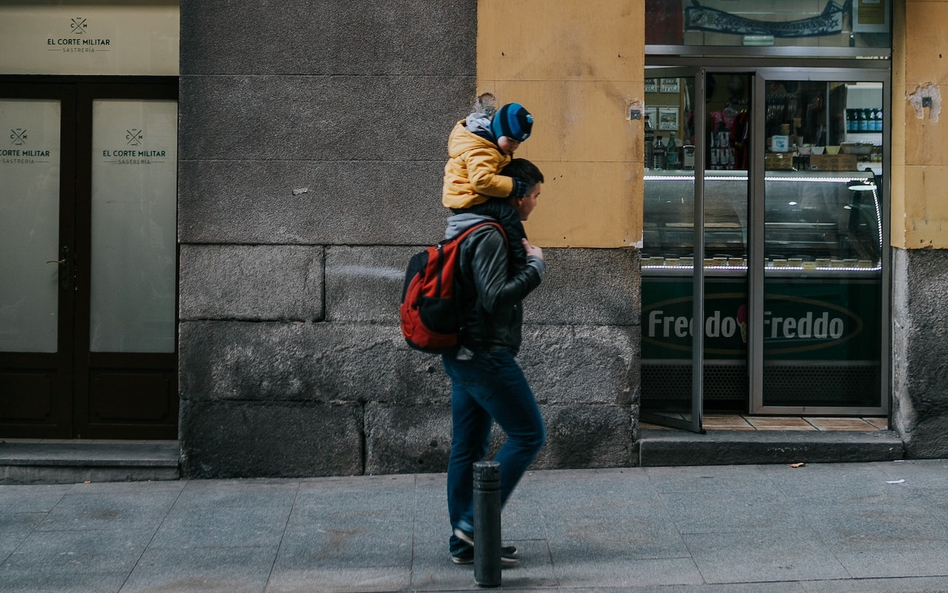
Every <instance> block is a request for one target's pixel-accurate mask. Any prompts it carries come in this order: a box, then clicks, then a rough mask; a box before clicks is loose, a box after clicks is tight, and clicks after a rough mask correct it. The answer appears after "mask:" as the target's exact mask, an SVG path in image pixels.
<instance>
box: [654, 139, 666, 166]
mask: <svg viewBox="0 0 948 593" xmlns="http://www.w3.org/2000/svg"><path fill="white" fill-rule="evenodd" d="M652 168H653V169H656V170H659V171H660V170H662V169H664V168H665V144H664V143H662V137H661V136H655V143H654V144H653V145H652Z"/></svg>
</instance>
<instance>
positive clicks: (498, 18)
mask: <svg viewBox="0 0 948 593" xmlns="http://www.w3.org/2000/svg"><path fill="white" fill-rule="evenodd" d="M644 14H645V10H644V0H559V1H553V0H522V1H518V2H511V1H510V0H480V1H479V2H478V38H477V92H478V94H479V93H483V92H490V93H493V94H494V96H496V97H497V102H498V105H502V104H504V103H513V102H517V103H522V104H523V105H524V107H526V108H527V110H528V111H530V112H531V113H532V114H533V115H534V118H535V123H534V127H533V135H532V136H531V137H530V139H529V140H527V141H526V142H525V143H524V144H523V145H522V146H521V148H520V150H518V151H517V154H516V156H518V157H524V158H527V159H530V160H531V161H533V162H535V163H536V164H537V166H539V167H540V169H541V170H542V171H543V174H544V177H545V178H546V183H544V185H543V191H542V194H541V197H540V201H539V206H538V207H537V209H536V210H535V211H534V213H533V214H532V215H531V216H530V220H529V222H527V223H526V227H527V233H528V235H529V236H530V239H531V241H532V242H534V243H536V244H538V245H540V246H544V247H623V246H630V245H636V244H638V243H639V242H640V241H641V238H642V174H643V144H642V142H643V137H644V133H643V127H642V120H631V119H630V117H629V109H630V106H631V105H632V104H633V103H638V107H637V108H638V109H641V108H642V105H641V103H642V102H643V91H644V71H645V45H644V43H645V41H644V28H643V20H644Z"/></svg>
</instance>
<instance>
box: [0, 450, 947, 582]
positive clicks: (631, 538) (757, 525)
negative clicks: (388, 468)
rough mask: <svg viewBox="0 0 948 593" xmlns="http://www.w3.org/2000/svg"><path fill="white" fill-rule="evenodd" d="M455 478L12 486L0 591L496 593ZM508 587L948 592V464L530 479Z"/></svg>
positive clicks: (508, 516) (643, 471) (1, 543)
mask: <svg viewBox="0 0 948 593" xmlns="http://www.w3.org/2000/svg"><path fill="white" fill-rule="evenodd" d="M444 491H445V476H444V475H443V474H419V475H399V476H376V477H353V478H319V479H298V480H297V479H287V480H222V481H199V480H192V481H171V482H130V483H92V484H76V485H55V486H0V591H3V592H13V591H17V592H19V591H22V592H30V593H39V592H43V591H56V592H65V591H68V592H76V593H79V592H81V593H92V592H99V591H109V592H117V591H121V592H122V593H132V592H142V593H144V592H159V591H160V592H184V591H187V592H192V591H193V592H221V593H224V592H227V593H240V592H264V591H265V592H267V593H278V592H281V593H282V592H304V591H305V592H311V591H463V590H472V589H475V590H476V589H478V588H477V587H476V586H475V585H474V583H473V570H472V567H471V566H456V565H454V564H452V563H451V561H450V558H449V557H448V554H447V537H448V524H447V511H446V508H445V494H444ZM503 528H504V539H505V541H509V542H512V543H514V544H516V545H517V546H519V547H520V549H521V556H522V561H521V563H520V565H519V566H517V567H514V568H510V569H505V570H504V573H503V589H504V590H508V591H509V590H529V591H557V590H568V591H572V592H585V591H617V590H622V591H632V592H636V593H646V592H655V593H659V592H662V593H665V592H668V593H671V592H676V593H677V592H706V593H712V592H714V593H718V592H720V593H725V592H728V593H730V592H740V593H744V592H746V593H751V592H753V593H785V592H787V593H789V592H793V593H805V592H851V593H855V592H859V593H866V592H888V591H891V592H899V593H911V592H921V591H926V592H934V591H948V461H946V460H937V461H916V462H877V463H858V464H811V465H807V466H805V467H801V468H797V469H794V468H791V467H788V466H786V465H756V466H718V467H662V468H628V469H608V470H566V471H541V472H532V473H530V474H528V475H527V476H526V477H525V478H524V481H523V482H522V484H521V486H520V488H519V489H518V491H517V492H516V493H515V494H514V498H513V499H512V500H511V502H510V504H509V505H508V507H507V509H506V510H505V513H504V526H503Z"/></svg>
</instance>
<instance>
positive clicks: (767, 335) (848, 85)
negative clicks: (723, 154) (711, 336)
mask: <svg viewBox="0 0 948 593" xmlns="http://www.w3.org/2000/svg"><path fill="white" fill-rule="evenodd" d="M827 76H829V74H828V75H827ZM764 88H765V91H764V92H765V97H764V102H765V112H766V120H765V122H764V134H763V136H762V137H761V138H760V141H761V142H763V143H764V147H763V148H764V150H763V152H764V161H765V171H764V182H763V184H762V187H763V194H764V199H763V206H762V208H763V220H764V229H763V261H762V264H763V275H762V278H763V289H762V294H763V300H762V314H761V316H760V317H759V318H758V319H757V321H758V322H759V323H760V328H761V330H760V333H761V334H762V358H763V367H762V379H761V392H760V394H759V396H757V397H755V400H754V403H753V406H752V407H753V408H754V409H755V410H756V411H759V412H765V413H766V412H773V413H781V412H799V413H805V412H808V411H818V410H819V411H822V412H824V413H834V414H859V413H868V412H879V411H881V410H882V408H883V402H882V384H883V379H882V377H883V370H882V344H883V342H884V336H883V332H884V329H883V311H884V299H883V293H884V287H883V267H884V261H883V260H884V250H883V245H884V237H883V232H884V231H883V225H882V220H883V212H882V210H883V200H882V194H883V192H882V164H883V163H882V151H881V146H883V141H882V138H883V129H882V128H883V126H882V123H883V122H882V120H881V114H882V112H883V109H882V108H883V87H882V83H881V82H876V81H868V82H860V83H856V82H840V81H839V80H837V79H831V78H830V79H817V80H812V79H811V80H798V79H794V78H789V77H788V78H776V77H770V78H769V79H768V80H767V81H766V84H765V85H764ZM864 114H869V117H870V121H871V123H870V124H869V125H870V126H871V127H872V130H875V128H877V127H878V131H870V130H867V129H865V126H866V123H865V120H864V119H862V118H863V116H864ZM853 128H856V129H857V131H855V132H854V131H852V130H853Z"/></svg>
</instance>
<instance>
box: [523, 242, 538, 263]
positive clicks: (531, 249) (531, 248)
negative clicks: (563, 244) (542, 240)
mask: <svg viewBox="0 0 948 593" xmlns="http://www.w3.org/2000/svg"><path fill="white" fill-rule="evenodd" d="M521 241H522V242H523V249H524V251H526V252H527V257H530V256H533V257H538V258H540V259H543V250H542V249H540V248H539V247H537V246H536V245H531V244H530V242H529V241H527V240H526V239H521Z"/></svg>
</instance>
